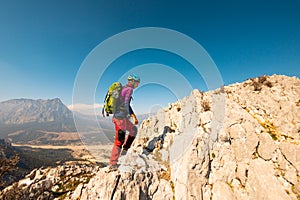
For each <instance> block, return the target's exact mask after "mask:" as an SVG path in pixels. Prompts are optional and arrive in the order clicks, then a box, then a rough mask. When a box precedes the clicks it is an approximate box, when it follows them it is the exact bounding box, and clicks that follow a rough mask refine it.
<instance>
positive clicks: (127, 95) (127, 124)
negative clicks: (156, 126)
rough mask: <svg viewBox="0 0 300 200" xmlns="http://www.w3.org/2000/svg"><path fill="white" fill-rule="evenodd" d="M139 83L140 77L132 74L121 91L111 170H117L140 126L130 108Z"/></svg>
mask: <svg viewBox="0 0 300 200" xmlns="http://www.w3.org/2000/svg"><path fill="white" fill-rule="evenodd" d="M139 83H140V77H139V76H138V75H136V74H131V75H129V76H128V82H127V84H126V86H124V87H123V88H122V90H121V93H120V99H119V105H118V107H117V109H116V112H115V113H114V115H113V123H114V124H115V129H116V133H115V141H114V146H113V149H112V152H111V156H110V162H109V164H110V167H109V168H110V170H116V169H117V162H118V158H119V156H120V153H121V151H122V155H125V154H126V152H127V150H128V149H129V148H130V146H131V144H132V142H133V141H134V139H135V137H136V134H137V127H136V126H135V125H137V124H138V119H137V118H136V115H135V114H134V112H133V110H132V108H131V106H130V101H131V99H132V97H131V96H132V93H133V90H134V89H136V88H137V87H138V85H139ZM130 117H132V119H133V123H132V122H131V121H130ZM126 131H128V132H129V134H128V136H127V137H125V136H126Z"/></svg>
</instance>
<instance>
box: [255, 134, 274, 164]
mask: <svg viewBox="0 0 300 200" xmlns="http://www.w3.org/2000/svg"><path fill="white" fill-rule="evenodd" d="M276 148H277V147H276V145H275V143H274V141H273V139H272V137H271V136H270V135H269V134H268V133H261V134H260V135H259V146H258V154H259V156H260V157H262V158H263V159H265V160H271V159H272V157H273V153H274V151H275V150H276Z"/></svg>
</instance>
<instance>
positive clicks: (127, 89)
mask: <svg viewBox="0 0 300 200" xmlns="http://www.w3.org/2000/svg"><path fill="white" fill-rule="evenodd" d="M132 93H133V88H132V87H131V86H129V85H128V84H127V85H126V86H124V87H123V88H122V91H121V94H120V100H119V105H118V107H117V111H116V112H115V114H114V117H115V118H117V119H123V118H126V117H128V115H131V114H134V112H133V110H132V108H131V106H130V101H131V99H132V96H131V95H132Z"/></svg>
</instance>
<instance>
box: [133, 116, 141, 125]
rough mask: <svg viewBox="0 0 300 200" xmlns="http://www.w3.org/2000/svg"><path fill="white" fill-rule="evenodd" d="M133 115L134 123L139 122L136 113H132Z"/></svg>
mask: <svg viewBox="0 0 300 200" xmlns="http://www.w3.org/2000/svg"><path fill="white" fill-rule="evenodd" d="M131 117H132V119H133V121H134V124H135V125H137V124H138V123H139V121H138V119H137V118H136V116H135V114H131Z"/></svg>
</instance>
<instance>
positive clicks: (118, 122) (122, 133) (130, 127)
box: [110, 118, 137, 165]
mask: <svg viewBox="0 0 300 200" xmlns="http://www.w3.org/2000/svg"><path fill="white" fill-rule="evenodd" d="M113 122H114V124H115V128H116V134H115V142H114V146H113V149H112V151H111V156H110V164H111V165H115V164H117V162H118V158H119V156H120V152H121V149H122V147H123V149H124V150H127V149H129V148H130V146H131V144H132V142H133V141H134V138H135V136H136V134H137V128H136V126H135V125H134V124H133V123H132V122H131V121H129V119H128V118H124V119H116V118H113ZM126 131H128V132H129V135H128V136H127V137H126Z"/></svg>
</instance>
